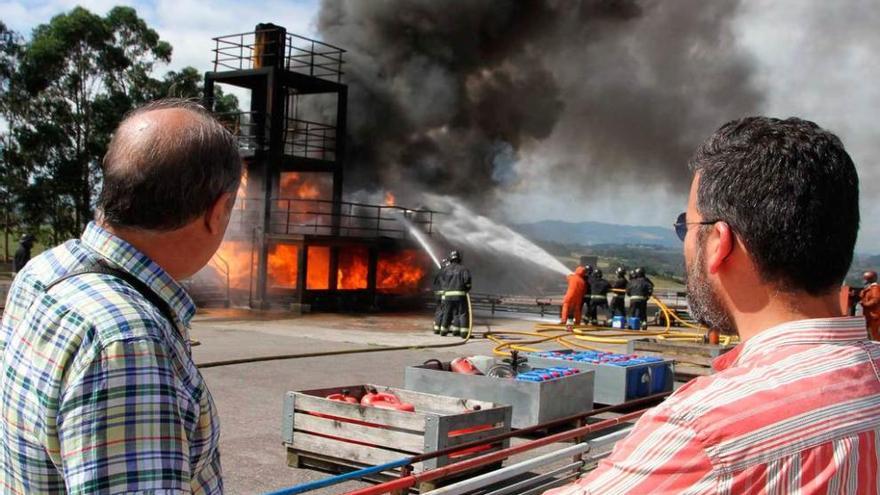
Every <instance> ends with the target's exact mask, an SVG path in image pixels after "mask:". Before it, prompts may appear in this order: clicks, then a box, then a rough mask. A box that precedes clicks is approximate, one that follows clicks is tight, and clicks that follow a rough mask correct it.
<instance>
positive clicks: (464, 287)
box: [440, 261, 471, 335]
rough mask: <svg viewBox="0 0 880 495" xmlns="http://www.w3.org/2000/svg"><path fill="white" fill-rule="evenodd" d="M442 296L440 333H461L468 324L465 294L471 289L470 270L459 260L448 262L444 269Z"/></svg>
mask: <svg viewBox="0 0 880 495" xmlns="http://www.w3.org/2000/svg"><path fill="white" fill-rule="evenodd" d="M444 273H445V275H444V276H443V281H444V283H443V298H444V301H445V304H444V310H443V320H442V321H441V323H440V335H446V334H447V333H449V332H450V331H451V332H452V334H453V335H461V331H462V329H467V328H468V327H469V326H470V314H468V307H467V294H468V292H470V290H471V272H470V270H468V269H467V268H465V267H463V266H462V265H461V263H459V262H455V261H453V262H450V263H449V266H447V267H446V269H445V270H444Z"/></svg>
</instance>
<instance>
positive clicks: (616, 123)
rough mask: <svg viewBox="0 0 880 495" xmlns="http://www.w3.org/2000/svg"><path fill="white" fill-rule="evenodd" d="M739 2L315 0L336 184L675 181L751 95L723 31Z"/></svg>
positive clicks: (489, 193)
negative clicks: (335, 92) (325, 49)
mask: <svg viewBox="0 0 880 495" xmlns="http://www.w3.org/2000/svg"><path fill="white" fill-rule="evenodd" d="M738 8H739V3H738V2H736V1H705V0H676V1H660V0H653V1H636V0H617V1H615V0H580V1H578V0H555V1H554V0H548V1H531V0H495V1H483V0H396V1H380V0H376V1H363V0H324V1H323V3H322V5H321V11H320V15H319V20H318V29H319V31H320V33H321V36H322V38H323V39H324V40H325V41H327V42H329V43H332V44H335V45H338V46H340V47H342V48H345V49H347V50H348V53H347V54H346V60H347V64H346V66H345V70H346V76H345V79H346V82H347V83H348V84H349V85H350V90H349V91H350V93H349V112H348V115H349V125H348V130H349V134H350V138H351V139H350V143H349V152H348V153H349V154H348V157H347V165H346V170H347V172H346V173H347V176H346V190H347V192H352V191H354V190H358V189H382V188H390V189H392V190H394V192H395V193H396V194H398V196H399V197H400V200H401V201H407V199H408V198H407V196H409V197H410V198H412V199H410V201H418V199H417V196H416V194H418V193H420V192H422V191H432V192H435V193H438V194H448V195H453V196H456V197H459V198H462V199H464V200H465V201H467V202H468V203H469V204H470V205H471V206H475V207H491V206H492V204H493V203H494V201H495V200H496V199H497V198H498V196H499V195H501V194H504V192H505V191H507V190H512V189H515V188H517V187H519V186H520V185H521V183H522V182H523V181H525V180H528V181H535V180H546V181H548V182H549V181H552V183H554V184H555V183H559V184H563V185H564V187H574V188H578V187H582V186H583V187H586V186H588V185H592V184H596V183H597V181H601V182H603V183H608V184H613V183H614V182H615V181H623V180H632V179H634V178H636V179H638V180H644V181H646V182H649V183H651V184H655V185H660V186H667V187H671V188H673V189H674V190H675V191H683V190H684V189H685V184H686V183H687V182H689V177H688V175H687V172H686V168H685V163H686V161H687V158H688V157H689V155H690V154H691V152H692V151H693V149H694V148H695V147H696V145H697V144H698V143H699V142H700V141H701V140H702V139H703V138H705V137H706V136H707V135H708V134H710V133H711V132H712V131H713V130H714V129H715V128H717V127H718V126H719V125H720V124H721V123H723V122H725V121H727V120H730V119H732V118H736V117H739V116H742V115H744V114H748V113H752V112H753V111H754V110H755V109H756V108H758V106H759V105H760V103H761V96H760V94H759V93H758V92H757V91H756V90H755V89H753V86H752V85H751V83H750V81H751V72H752V67H751V66H752V64H751V61H750V60H749V59H748V57H747V56H746V55H744V54H743V53H742V51H741V50H740V49H739V48H738V47H737V45H736V43H735V40H734V35H733V33H732V30H731V23H732V21H733V19H734V18H735V17H736V14H737V11H738ZM523 160H525V161H524V162H523ZM518 162H521V163H520V164H519V165H517V163H518ZM522 163H527V167H528V168H527V169H526V166H525V165H522ZM524 170H527V173H524ZM401 184H404V185H407V186H409V187H401ZM408 192H409V194H407V193H408Z"/></svg>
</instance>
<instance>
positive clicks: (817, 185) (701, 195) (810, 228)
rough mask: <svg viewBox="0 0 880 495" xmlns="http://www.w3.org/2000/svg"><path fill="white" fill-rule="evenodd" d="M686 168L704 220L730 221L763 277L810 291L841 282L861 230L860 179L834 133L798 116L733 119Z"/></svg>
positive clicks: (788, 287) (781, 285)
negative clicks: (694, 177) (693, 176)
mask: <svg viewBox="0 0 880 495" xmlns="http://www.w3.org/2000/svg"><path fill="white" fill-rule="evenodd" d="M690 168H691V170H692V171H694V172H699V173H700V182H699V188H698V190H697V210H698V211H699V212H700V213H701V214H702V215H703V220H706V221H712V220H723V221H725V222H727V223H728V224H729V225H730V226H731V228H732V229H733V231H734V232H735V233H736V235H737V236H738V237H739V238H740V239H741V240H742V242H743V243H744V244H745V246H746V247H747V248H748V250H749V252H750V254H751V256H752V259H753V261H754V262H755V264H756V265H757V268H758V270H759V272H760V274H761V278H762V280H763V281H764V282H766V283H772V284H775V285H776V286H777V287H778V288H779V289H780V290H783V291H786V292H795V291H806V292H807V293H809V294H811V295H819V294H825V293H827V292H828V291H830V290H832V289H836V288H837V287H838V286H839V285H840V283H841V282H842V281H843V279H844V277H845V276H846V272H847V270H848V269H849V266H850V263H852V258H853V248H854V246H855V243H856V235H857V233H858V230H859V178H858V175H857V174H856V169H855V165H853V162H852V159H851V158H850V156H849V155H848V154H847V152H846V150H844V148H843V143H841V141H840V139H839V138H838V137H837V136H835V135H834V134H832V133H830V132H828V131H826V130H824V129H822V128H820V127H819V126H817V125H816V124H814V123H813V122H810V121H807V120H801V119H797V118H789V119H785V120H780V119H772V118H768V117H748V118H744V119H740V120H734V121H732V122H728V123H727V124H724V125H723V126H721V128H720V129H718V130H717V131H716V132H715V134H713V135H712V136H711V137H710V138H709V139H708V140H706V142H704V143H703V144H702V145H700V147H699V148H698V149H697V152H696V154H695V155H694V157H693V158H692V159H691V162H690Z"/></svg>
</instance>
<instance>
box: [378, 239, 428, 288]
mask: <svg viewBox="0 0 880 495" xmlns="http://www.w3.org/2000/svg"><path fill="white" fill-rule="evenodd" d="M429 263H430V259H429V258H428V255H426V254H425V253H423V252H422V251H419V250H416V249H403V250H400V251H387V252H380V253H379V260H378V263H377V266H376V288H377V289H380V290H383V291H386V292H393V293H396V294H413V293H416V292H418V291H419V289H420V288H421V287H422V283H423V281H424V278H425V274H426V273H427V266H428V264H429Z"/></svg>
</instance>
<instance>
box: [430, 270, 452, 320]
mask: <svg viewBox="0 0 880 495" xmlns="http://www.w3.org/2000/svg"><path fill="white" fill-rule="evenodd" d="M447 266H449V260H448V259H446V258H443V261H441V262H440V269H439V270H437V274H436V275H434V282H433V284H432V288H433V289H434V296H435V297H436V300H437V307H436V308H435V309H434V333H440V323H441V322H442V320H443V305H444V304H445V303H444V299H443V284H444V282H443V276H444V275H445V270H446V267H447Z"/></svg>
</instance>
